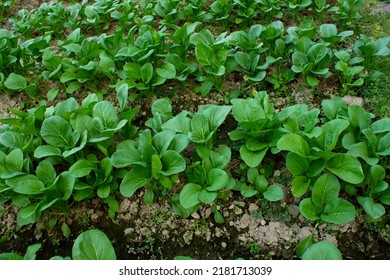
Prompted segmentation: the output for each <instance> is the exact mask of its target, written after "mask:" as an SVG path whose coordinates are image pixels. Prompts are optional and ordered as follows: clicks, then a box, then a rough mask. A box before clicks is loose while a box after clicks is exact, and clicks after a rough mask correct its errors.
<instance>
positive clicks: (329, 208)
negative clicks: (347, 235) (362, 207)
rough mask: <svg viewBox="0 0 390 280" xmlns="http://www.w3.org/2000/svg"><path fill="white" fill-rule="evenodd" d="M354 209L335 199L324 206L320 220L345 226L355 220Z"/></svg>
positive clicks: (347, 203)
mask: <svg viewBox="0 0 390 280" xmlns="http://www.w3.org/2000/svg"><path fill="white" fill-rule="evenodd" d="M355 216H356V210H355V207H354V206H353V205H352V204H351V203H350V202H348V201H346V200H344V199H341V198H336V199H333V200H332V201H330V202H329V203H328V204H326V205H325V208H324V212H323V213H322V214H321V220H323V221H324V222H327V223H333V224H346V223H349V222H351V221H352V220H353V219H355Z"/></svg>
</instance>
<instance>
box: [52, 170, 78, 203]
mask: <svg viewBox="0 0 390 280" xmlns="http://www.w3.org/2000/svg"><path fill="white" fill-rule="evenodd" d="M75 181H76V180H75V178H74V177H73V176H72V175H71V174H70V172H69V171H64V172H62V173H61V174H60V176H58V177H57V180H56V182H55V185H56V188H57V190H58V191H59V192H60V193H61V195H62V198H61V199H62V200H68V199H69V198H70V196H71V195H72V193H73V188H74V184H75Z"/></svg>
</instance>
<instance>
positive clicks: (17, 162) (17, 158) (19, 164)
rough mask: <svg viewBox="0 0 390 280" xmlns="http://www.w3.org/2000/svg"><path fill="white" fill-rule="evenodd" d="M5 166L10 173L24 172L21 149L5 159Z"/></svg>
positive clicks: (12, 152)
mask: <svg viewBox="0 0 390 280" xmlns="http://www.w3.org/2000/svg"><path fill="white" fill-rule="evenodd" d="M5 164H6V167H7V170H8V172H11V173H15V172H21V171H22V170H23V152H22V150H21V149H14V150H12V151H11V152H10V153H9V154H8V155H7V156H6V157H5Z"/></svg>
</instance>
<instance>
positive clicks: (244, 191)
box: [240, 184, 258, 197]
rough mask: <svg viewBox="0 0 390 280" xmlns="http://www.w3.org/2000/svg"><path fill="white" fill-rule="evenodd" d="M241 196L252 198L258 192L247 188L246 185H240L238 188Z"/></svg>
mask: <svg viewBox="0 0 390 280" xmlns="http://www.w3.org/2000/svg"><path fill="white" fill-rule="evenodd" d="M240 192H241V195H242V196H243V197H252V196H254V195H256V194H258V191H257V190H255V189H254V188H252V187H250V186H247V185H245V184H244V185H242V186H241V188H240Z"/></svg>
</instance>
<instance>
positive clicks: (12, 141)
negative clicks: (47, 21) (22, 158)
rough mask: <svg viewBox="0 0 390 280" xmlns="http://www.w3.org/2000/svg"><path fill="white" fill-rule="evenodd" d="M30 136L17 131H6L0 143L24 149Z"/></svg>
mask: <svg viewBox="0 0 390 280" xmlns="http://www.w3.org/2000/svg"><path fill="white" fill-rule="evenodd" d="M28 140H29V139H28V138H27V137H26V136H24V135H23V134H22V133H19V132H16V131H12V130H9V131H6V132H4V133H2V134H1V135H0V144H2V145H4V146H6V147H7V148H12V149H22V150H23V148H24V147H25V146H26V145H27V143H28Z"/></svg>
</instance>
